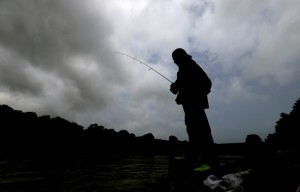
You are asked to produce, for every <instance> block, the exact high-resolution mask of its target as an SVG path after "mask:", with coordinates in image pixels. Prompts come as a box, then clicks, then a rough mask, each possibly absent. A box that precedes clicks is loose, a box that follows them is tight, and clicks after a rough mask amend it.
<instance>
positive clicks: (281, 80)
mask: <svg viewBox="0 0 300 192" xmlns="http://www.w3.org/2000/svg"><path fill="white" fill-rule="evenodd" d="M178 47H181V48H184V49H185V50H186V51H187V52H188V53H189V54H191V55H192V56H193V59H194V60H195V61H196V62H197V63H198V64H199V65H200V66H201V67H202V68H203V69H204V70H205V71H206V73H207V74H208V75H209V77H210V78H211V80H212V83H213V87H212V92H211V93H210V94H209V102H210V108H209V109H208V110H206V112H207V116H208V119H209V122H210V125H211V128H212V134H213V137H214V140H215V142H216V143H234V142H244V141H245V139H246V136H247V135H248V134H257V135H259V136H260V137H261V138H262V139H265V138H266V136H267V135H268V134H270V133H274V132H275V128H274V126H275V123H276V121H277V120H278V119H279V118H280V113H282V112H284V113H289V112H290V111H291V109H292V106H293V104H294V103H295V101H296V100H297V99H298V98H299V97H300V75H299V73H300V54H299V53H300V1H297V0H284V1H282V0H248V1H240V0H226V1H219V0H206V1H202V0H188V1H187V0H84V1H82V0H1V1H0V104H6V105H9V106H11V107H13V108H14V109H16V110H22V111H24V112H27V111H33V112H36V113H37V115H38V116H41V115H50V116H52V117H56V116H60V117H62V118H65V119H67V120H69V121H71V122H76V123H78V124H80V125H82V126H84V127H85V128H87V127H88V126H89V125H90V124H93V123H97V124H98V125H103V126H104V127H106V128H112V129H115V130H116V131H119V130H128V131H129V132H130V133H134V134H135V135H136V136H141V135H144V134H146V133H152V134H153V135H154V137H155V138H158V139H168V137H169V136H170V135H175V136H176V137H178V138H179V139H181V140H187V134H186V130H185V125H184V113H183V110H182V106H181V105H177V104H176V103H175V101H174V100H175V95H173V94H172V93H171V92H170V91H169V87H170V82H168V81H167V80H166V79H164V78H163V77H161V76H160V75H158V74H157V73H155V72H154V71H151V70H150V71H149V70H148V68H147V67H146V66H145V65H142V64H140V63H139V62H137V61H134V60H133V59H130V58H129V57H126V56H122V55H119V54H115V53H114V52H115V51H118V52H122V53H125V54H128V55H131V56H133V57H136V58H137V59H139V60H141V61H143V62H144V63H146V64H148V65H149V66H151V67H153V68H154V69H156V70H158V71H159V72H160V73H162V74H163V75H164V76H166V77H167V78H168V79H170V80H171V81H175V79H176V72H177V70H178V68H177V66H176V65H174V63H173V61H172V57H171V53H172V51H173V50H174V49H176V48H178Z"/></svg>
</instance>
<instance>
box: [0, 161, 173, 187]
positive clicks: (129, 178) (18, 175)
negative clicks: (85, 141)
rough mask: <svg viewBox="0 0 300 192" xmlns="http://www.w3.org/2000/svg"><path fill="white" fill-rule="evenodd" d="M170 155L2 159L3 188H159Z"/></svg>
mask: <svg viewBox="0 0 300 192" xmlns="http://www.w3.org/2000/svg"><path fill="white" fill-rule="evenodd" d="M168 163H169V162H168V156H105V157H102V158H99V159H97V160H96V159H95V160H64V161H53V160H28V159H26V160H24V159H22V160H21V159H2V160H0V191H1V192H24V191H26V192H27V191H28V192H29V191H30V192H32V191H51V192H56V191H62V192H73V191H76V192H77V191H78V192H88V191H92V192H98V191H101V192H107V191H119V192H123V191H128V192H129V191H130V192H132V191H140V192H141V191H149V192H150V191H159V190H162V191H163V189H162V187H164V186H163V185H167V182H165V181H166V178H167V176H168Z"/></svg>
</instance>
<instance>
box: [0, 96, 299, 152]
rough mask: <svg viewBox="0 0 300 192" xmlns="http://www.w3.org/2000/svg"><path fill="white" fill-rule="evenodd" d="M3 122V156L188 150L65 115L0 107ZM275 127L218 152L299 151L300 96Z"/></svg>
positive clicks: (0, 134)
mask: <svg viewBox="0 0 300 192" xmlns="http://www.w3.org/2000/svg"><path fill="white" fill-rule="evenodd" d="M0 121H1V122H0V156H26V155H30V156H58V157H66V156H101V155H103V154H138V155H148V154H170V153H173V152H175V151H174V149H184V148H185V147H186V146H187V142H186V141H179V140H178V139H177V138H176V137H175V136H172V135H171V136H170V137H169V140H161V139H156V138H155V137H154V136H153V134H152V133H147V134H145V135H143V136H136V135H134V134H133V133H129V132H128V131H127V130H120V131H118V132H117V131H115V130H114V129H108V128H105V127H104V126H102V125H98V124H91V125H90V126H89V127H88V128H86V129H84V127H83V126H81V125H78V124H77V123H74V122H69V121H68V120H66V119H63V118H61V117H54V118H51V117H50V116H49V115H44V116H40V117H38V116H37V114H36V113H34V112H22V111H19V110H14V109H13V108H11V107H10V106H8V105H5V104H4V105H0ZM274 128H275V132H274V133H272V134H269V135H268V137H267V138H266V139H265V140H262V139H261V138H260V137H259V136H258V135H256V134H250V135H248V136H247V137H246V140H245V143H243V144H241V145H222V144H218V145H217V146H218V147H217V149H218V151H223V152H229V151H230V150H228V148H231V152H234V153H241V152H243V150H244V149H245V148H244V147H245V146H246V145H247V146H251V145H253V144H254V145H260V144H263V145H264V146H268V148H272V149H274V150H279V149H281V150H289V149H294V150H297V151H299V146H300V145H299V144H300V140H299V139H298V138H299V136H300V98H299V99H298V100H297V101H296V102H295V103H294V105H293V107H292V110H291V112H290V113H289V114H286V113H281V114H280V118H279V120H278V121H277V122H276V125H275V127H274ZM226 146H227V147H226ZM228 146H230V147H228ZM225 149H226V150H225ZM177 152H178V151H177ZM181 152H182V151H181Z"/></svg>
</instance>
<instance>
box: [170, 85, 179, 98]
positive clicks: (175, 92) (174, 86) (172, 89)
mask: <svg viewBox="0 0 300 192" xmlns="http://www.w3.org/2000/svg"><path fill="white" fill-rule="evenodd" d="M170 91H171V92H172V93H173V94H175V95H176V94H177V93H178V89H177V88H176V85H175V84H174V83H172V84H171V86H170Z"/></svg>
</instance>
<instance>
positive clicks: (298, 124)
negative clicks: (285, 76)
mask: <svg viewBox="0 0 300 192" xmlns="http://www.w3.org/2000/svg"><path fill="white" fill-rule="evenodd" d="M275 133H276V134H277V135H278V137H279V140H280V143H281V145H282V147H283V148H294V147H296V148H299V146H300V140H299V137H300V98H299V99H298V100H297V101H296V102H295V104H294V105H293V108H292V110H291V112H290V113H289V114H286V113H281V114H280V119H279V120H278V121H277V122H276V126H275Z"/></svg>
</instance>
